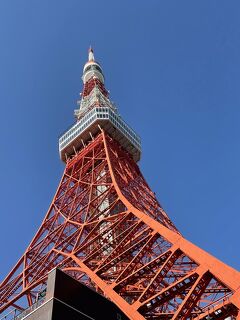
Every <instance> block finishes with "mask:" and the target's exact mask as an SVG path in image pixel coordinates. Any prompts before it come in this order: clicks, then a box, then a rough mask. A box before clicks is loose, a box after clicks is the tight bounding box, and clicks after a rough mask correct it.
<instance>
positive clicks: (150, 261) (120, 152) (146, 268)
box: [0, 129, 240, 320]
mask: <svg viewBox="0 0 240 320" xmlns="http://www.w3.org/2000/svg"><path fill="white" fill-rule="evenodd" d="M55 267H58V268H61V269H62V270H63V271H65V272H67V273H69V274H70V275H71V276H73V277H74V278H76V279H78V280H79V281H81V282H83V283H85V284H87V285H88V286H90V287H93V288H95V290H97V291H98V292H99V293H101V294H103V295H105V296H106V297H107V298H109V299H110V300H112V301H113V302H114V303H115V304H116V305H118V307H119V308H120V309H121V310H122V311H123V312H124V313H125V314H126V315H127V316H128V317H129V318H130V319H134V320H140V319H172V320H175V319H199V320H200V319H226V318H228V317H231V319H240V316H239V309H240V300H239V298H240V273H239V272H238V271H236V270H234V269H232V268H231V267H229V266H227V265H225V264H224V263H222V262H221V261H219V260H217V259H216V258H214V257H213V256H211V255H210V254H208V253H207V252H205V251H203V250H201V249H200V248H198V247H197V246H195V245H194V244H192V243H191V242H189V241H188V240H186V239H185V238H184V237H183V236H182V235H181V234H180V232H179V231H178V230H177V229H176V227H175V226H174V225H173V223H172V222H171V221H170V219H169V218H168V216H167V214H166V213H165V212H164V210H163V209H162V207H161V206H160V204H159V203H158V201H157V199H156V198H155V195H154V193H153V192H152V191H151V189H150V188H149V186H148V184H147V183H146V181H145V179H144V177H143V176H142V174H141V172H140V170H139V167H138V165H137V164H136V162H135V161H134V160H133V158H132V157H131V155H130V154H129V153H128V152H126V150H125V149H124V148H123V147H121V146H120V144H119V142H118V141H116V139H114V137H111V136H110V135H109V134H108V133H106V132H105V130H103V129H101V130H100V132H99V133H98V134H97V135H96V136H95V137H92V140H91V142H89V143H88V144H87V145H85V147H84V148H82V149H81V150H80V151H79V152H76V154H75V155H74V156H72V157H71V158H68V160H67V162H66V168H65V171H64V174H63V177H62V179H61V181H60V184H59V187H58V189H57V192H56V195H55V196H54V199H53V201H52V204H51V205H50V208H49V210H48V212H47V214H46V216H45V218H44V220H43V222H42V225H41V226H40V228H39V230H38V232H37V233H36V235H35V237H34V238H33V240H32V242H31V243H30V245H29V246H28V248H27V250H26V252H25V253H24V255H23V256H22V257H21V259H20V260H19V261H18V263H17V264H16V266H15V267H14V268H13V270H12V271H11V272H10V273H9V275H8V276H7V277H6V278H5V280H4V281H3V282H2V283H1V285H0V312H3V311H4V310H8V309H9V308H11V307H14V308H17V309H19V310H21V309H22V308H23V307H22V306H23V305H24V306H25V307H26V306H31V305H33V304H34V303H35V302H36V300H37V294H38V292H39V291H40V290H41V289H42V288H43V287H44V286H45V285H46V279H47V275H48V272H49V271H50V270H52V269H53V268H55Z"/></svg>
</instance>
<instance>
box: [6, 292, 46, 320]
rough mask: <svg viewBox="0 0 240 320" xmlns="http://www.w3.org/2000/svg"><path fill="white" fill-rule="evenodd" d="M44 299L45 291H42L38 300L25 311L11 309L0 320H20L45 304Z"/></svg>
mask: <svg viewBox="0 0 240 320" xmlns="http://www.w3.org/2000/svg"><path fill="white" fill-rule="evenodd" d="M45 297H46V289H44V290H43V291H42V292H41V293H40V294H39V298H38V300H37V301H36V302H35V303H34V304H33V305H31V306H30V307H28V308H27V309H25V310H23V311H20V310H18V309H12V310H10V311H9V312H8V313H7V314H5V315H4V316H3V317H1V318H0V320H21V319H23V318H24V317H26V316H27V315H28V314H29V313H31V312H32V311H34V310H36V309H37V308H38V307H40V306H41V305H42V304H43V303H44V302H45Z"/></svg>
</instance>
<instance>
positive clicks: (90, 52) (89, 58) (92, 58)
mask: <svg viewBox="0 0 240 320" xmlns="http://www.w3.org/2000/svg"><path fill="white" fill-rule="evenodd" d="M88 61H95V59H94V54H93V49H92V47H91V46H90V47H89V49H88Z"/></svg>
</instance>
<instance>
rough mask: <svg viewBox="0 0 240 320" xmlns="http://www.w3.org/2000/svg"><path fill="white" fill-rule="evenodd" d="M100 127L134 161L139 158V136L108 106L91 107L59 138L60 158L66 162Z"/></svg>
mask: <svg viewBox="0 0 240 320" xmlns="http://www.w3.org/2000/svg"><path fill="white" fill-rule="evenodd" d="M101 129H103V130H104V131H105V132H106V133H108V134H109V135H110V136H111V137H112V138H114V139H115V140H116V141H118V142H119V143H120V145H121V146H122V147H123V148H124V149H125V150H126V151H127V152H128V153H130V155H131V156H132V157H133V159H134V160H135V161H136V162H137V161H139V160H140V157H141V139H140V137H139V136H138V135H137V134H136V133H135V132H134V131H133V129H131V128H130V127H129V126H128V125H127V124H126V122H125V121H124V120H123V119H122V118H121V116H120V115H119V114H117V113H115V112H114V111H113V110H112V109H111V108H110V107H93V108H92V110H91V111H88V113H86V114H85V116H83V117H82V118H81V119H80V120H79V121H78V122H77V123H76V124H75V125H73V126H72V127H71V128H70V129H69V130H67V131H66V132H65V133H64V134H63V135H62V136H61V137H60V138H59V154H60V158H61V160H63V161H64V162H66V161H67V159H68V158H69V157H71V156H72V155H74V154H75V153H76V151H79V150H81V149H82V148H84V146H85V145H86V144H87V143H88V142H89V141H91V139H92V138H93V137H94V136H96V135H97V134H98V133H99V132H100V131H101Z"/></svg>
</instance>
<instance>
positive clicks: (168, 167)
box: [0, 0, 240, 278]
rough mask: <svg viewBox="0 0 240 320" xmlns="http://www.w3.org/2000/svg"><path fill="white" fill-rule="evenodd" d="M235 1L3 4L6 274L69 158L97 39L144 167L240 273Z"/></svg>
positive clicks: (184, 220)
mask: <svg viewBox="0 0 240 320" xmlns="http://www.w3.org/2000/svg"><path fill="white" fill-rule="evenodd" d="M239 15H240V2H239V0H236V1H234V0H233V1H229V0H228V1H227V0H226V1H221V0H211V1H209V0H201V1H192V0H189V1H185V0H182V1H179V0H175V1H171V0H165V1H162V0H155V1H154V0H147V1H140V0H136V1H134V0H133V1H123V0H121V1H110V0H109V1H104V0H102V1H97V0H91V1H89V0H86V1H79V0H65V1H63V0H51V1H49V0H21V1H19V0H1V1H0V103H1V104H0V105H1V118H0V121H1V125H0V134H1V140H0V148H1V157H0V161H1V167H0V168H1V169H0V178H1V185H0V189H1V190H0V197H1V202H0V203H1V207H0V214H1V220H0V221H1V223H0V230H1V232H0V243H1V257H0V278H2V277H3V276H4V275H5V274H6V273H7V272H8V271H9V270H10V268H11V267H12V266H13V265H14V264H15V262H16V261H17V259H18V258H19V257H20V255H21V254H22V253H23V251H24V250H25V248H26V246H27V245H28V243H29V242H30V240H31V239H32V237H33V235H34V233H35V232H36V230H37V228H38V226H39V225H40V223H41V221H42V219H43V217H44V215H45V212H46V211H47V209H48V206H49V204H50V202H51V199H52V197H53V195H54V193H55V190H56V187H57V185H58V182H59V180H60V177H61V175H62V172H63V169H64V165H63V163H61V161H60V160H59V156H58V136H59V135H60V134H61V133H62V132H63V131H64V130H65V129H66V128H68V127H69V126H70V125H71V124H72V123H73V122H74V118H73V110H74V109H75V108H76V100H77V99H78V97H79V92H80V91H81V89H82V83H81V74H82V67H83V64H84V63H85V61H86V59H87V49H88V47H89V45H90V44H91V45H92V46H93V48H94V49H95V57H96V58H97V60H98V61H99V62H100V63H101V64H102V67H103V70H104V73H105V77H106V87H107V89H109V90H110V92H111V97H112V100H113V101H115V102H116V103H117V105H118V108H119V111H120V113H121V115H122V117H123V118H124V119H125V120H126V121H127V123H128V124H130V125H131V126H132V127H133V128H134V129H135V130H136V131H137V132H138V133H139V134H140V136H141V138H142V148H143V154H142V159H141V162H140V167H141V169H142V171H143V174H144V176H145V178H146V180H147V181H148V183H149V184H150V186H151V187H152V189H153V191H154V192H156V194H157V196H158V199H159V201H160V203H161V204H162V206H163V207H164V209H165V210H166V211H167V212H168V214H169V216H170V218H171V219H172V220H173V222H174V223H175V224H176V226H177V227H178V228H179V230H180V231H181V232H182V234H183V235H184V236H185V237H186V238H187V239H189V240H191V241H192V242H194V243H195V244H197V245H199V246H200V247H202V248H203V249H205V250H206V251H208V252H210V253H212V254H213V255H215V256H216V257H218V258H219V259H221V260H223V261H224V262H226V263H228V264H229V265H231V266H233V267H235V268H237V269H238V270H240V246H239V230H240V216H239V213H240V212H239V211H240V210H239V199H240V197H239V193H240V168H239V163H240V146H239V136H240V125H239V123H240V90H239V83H240V19H239Z"/></svg>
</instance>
